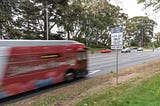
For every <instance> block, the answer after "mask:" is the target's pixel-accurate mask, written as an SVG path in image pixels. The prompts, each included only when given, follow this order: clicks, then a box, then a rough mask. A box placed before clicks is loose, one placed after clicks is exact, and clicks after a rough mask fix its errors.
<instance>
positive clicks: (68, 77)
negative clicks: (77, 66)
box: [64, 71, 75, 82]
mask: <svg viewBox="0 0 160 106" xmlns="http://www.w3.org/2000/svg"><path fill="white" fill-rule="evenodd" d="M64 77H65V81H66V82H70V81H72V80H74V79H75V73H74V72H73V71H68V72H67V73H66V74H65V76H64Z"/></svg>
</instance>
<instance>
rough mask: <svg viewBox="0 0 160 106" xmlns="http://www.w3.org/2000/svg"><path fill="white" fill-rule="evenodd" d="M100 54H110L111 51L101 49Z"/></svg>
mask: <svg viewBox="0 0 160 106" xmlns="http://www.w3.org/2000/svg"><path fill="white" fill-rule="evenodd" d="M100 52H101V53H110V52H112V50H110V49H103V50H101V51H100Z"/></svg>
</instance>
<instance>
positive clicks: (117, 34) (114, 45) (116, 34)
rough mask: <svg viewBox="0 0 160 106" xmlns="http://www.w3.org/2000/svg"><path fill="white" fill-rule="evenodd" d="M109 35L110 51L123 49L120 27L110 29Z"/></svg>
mask: <svg viewBox="0 0 160 106" xmlns="http://www.w3.org/2000/svg"><path fill="white" fill-rule="evenodd" d="M111 32H112V34H111V49H122V48H123V31H122V28H121V27H116V28H113V29H112V31H111Z"/></svg>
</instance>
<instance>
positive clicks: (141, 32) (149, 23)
mask: <svg viewBox="0 0 160 106" xmlns="http://www.w3.org/2000/svg"><path fill="white" fill-rule="evenodd" d="M129 20H130V22H131V23H132V24H134V25H135V26H136V29H137V31H136V34H135V36H138V38H139V46H142V47H143V46H147V45H148V43H149V42H151V38H153V30H154V26H155V25H156V24H157V23H156V22H155V21H154V20H152V19H149V18H148V17H147V16H137V17H133V18H131V19H129Z"/></svg>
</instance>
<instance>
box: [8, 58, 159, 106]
mask: <svg viewBox="0 0 160 106" xmlns="http://www.w3.org/2000/svg"><path fill="white" fill-rule="evenodd" d="M159 64H160V60H154V61H151V62H147V63H144V64H141V65H137V66H134V67H130V68H127V69H123V70H120V72H119V85H116V82H115V81H116V80H115V73H114V72H112V73H109V74H106V75H102V76H98V77H96V78H92V79H87V80H84V81H82V82H78V83H72V84H70V85H68V86H65V87H62V88H59V89H55V90H53V91H50V92H46V93H44V94H41V95H38V96H34V97H31V98H28V99H25V100H21V101H18V102H16V103H13V104H8V105H7V106H159V104H160V102H159V101H160V100H159V95H160V89H159V85H160V66H159Z"/></svg>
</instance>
